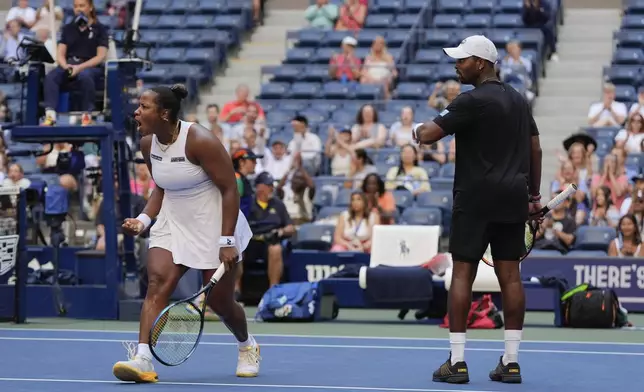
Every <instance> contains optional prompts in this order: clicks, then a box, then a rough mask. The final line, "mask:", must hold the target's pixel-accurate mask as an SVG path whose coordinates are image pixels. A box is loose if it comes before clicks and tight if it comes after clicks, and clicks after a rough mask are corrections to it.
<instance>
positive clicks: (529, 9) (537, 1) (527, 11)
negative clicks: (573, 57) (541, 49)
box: [523, 0, 559, 61]
mask: <svg viewBox="0 0 644 392" xmlns="http://www.w3.org/2000/svg"><path fill="white" fill-rule="evenodd" d="M551 13H552V6H551V5H550V2H549V0H544V1H542V0H524V1H523V24H524V25H525V27H534V28H538V29H541V32H542V33H543V37H544V40H545V44H546V48H547V49H549V50H550V59H551V60H554V61H557V60H558V59H559V57H558V56H557V37H556V36H555V30H554V26H553V25H552V22H551V21H550V16H551Z"/></svg>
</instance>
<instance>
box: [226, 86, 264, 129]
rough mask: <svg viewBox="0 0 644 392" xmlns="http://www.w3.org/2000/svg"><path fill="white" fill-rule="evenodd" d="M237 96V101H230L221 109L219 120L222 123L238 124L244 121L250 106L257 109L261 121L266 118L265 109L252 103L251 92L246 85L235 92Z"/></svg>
mask: <svg viewBox="0 0 644 392" xmlns="http://www.w3.org/2000/svg"><path fill="white" fill-rule="evenodd" d="M235 95H236V96H237V99H235V100H234V101H230V102H228V103H226V104H225V105H224V107H223V108H221V113H219V120H220V121H222V122H228V123H236V122H239V121H241V120H242V118H244V116H245V115H246V110H247V109H248V108H249V107H250V106H254V107H255V108H256V109H257V112H258V117H259V118H260V119H263V118H264V116H265V115H264V109H262V106H261V105H260V104H258V103H257V102H254V101H250V100H249V99H248V96H249V95H250V90H249V89H248V86H246V85H245V84H240V85H239V86H237V89H236V90H235Z"/></svg>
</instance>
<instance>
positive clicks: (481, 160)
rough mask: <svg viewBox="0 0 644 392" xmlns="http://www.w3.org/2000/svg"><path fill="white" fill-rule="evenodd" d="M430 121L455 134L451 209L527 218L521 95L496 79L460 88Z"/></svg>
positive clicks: (529, 125)
mask: <svg viewBox="0 0 644 392" xmlns="http://www.w3.org/2000/svg"><path fill="white" fill-rule="evenodd" d="M434 122H435V123H436V124H437V125H438V126H440V127H441V128H442V129H443V131H444V132H445V133H447V134H450V135H452V134H453V135H455V137H456V172H455V175H454V212H463V213H467V214H472V215H474V216H477V217H480V218H483V219H486V220H488V221H490V222H523V221H526V220H527V218H528V179H529V176H530V151H531V136H533V135H538V134H539V131H538V130H537V125H536V124H535V122H534V118H533V117H532V112H531V110H530V106H529V105H528V103H527V101H526V100H525V98H524V97H523V96H522V95H521V94H519V92H517V91H516V90H515V89H514V88H513V87H512V86H510V85H508V84H505V83H501V82H498V81H490V82H486V83H483V84H482V85H481V86H479V87H477V88H475V89H473V90H471V91H468V92H464V93H462V94H461V95H459V96H458V97H456V99H454V101H452V103H451V104H450V105H449V106H448V107H447V109H445V110H443V111H442V112H441V113H440V114H439V116H438V117H436V118H435V119H434Z"/></svg>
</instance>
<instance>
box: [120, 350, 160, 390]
mask: <svg viewBox="0 0 644 392" xmlns="http://www.w3.org/2000/svg"><path fill="white" fill-rule="evenodd" d="M112 373H114V377H116V378H118V379H119V380H121V381H129V382H136V383H150V382H157V381H159V377H158V376H157V373H156V372H155V371H154V366H153V365H152V361H151V360H149V359H147V358H144V357H142V356H140V355H137V356H135V357H134V358H132V359H130V360H128V361H120V362H117V363H116V364H114V367H113V368H112Z"/></svg>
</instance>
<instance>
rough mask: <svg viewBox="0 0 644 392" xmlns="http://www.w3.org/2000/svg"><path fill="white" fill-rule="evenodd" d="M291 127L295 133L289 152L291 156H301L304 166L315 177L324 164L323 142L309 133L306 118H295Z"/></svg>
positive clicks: (289, 145)
mask: <svg viewBox="0 0 644 392" xmlns="http://www.w3.org/2000/svg"><path fill="white" fill-rule="evenodd" d="M291 126H292V127H293V131H294V132H295V133H294V135H293V140H291V141H290V143H289V144H288V151H289V152H290V153H291V154H298V153H299V154H301V156H302V166H303V167H304V169H305V170H306V171H308V172H309V174H311V175H315V174H316V173H317V172H318V171H319V170H320V164H321V163H322V140H320V137H319V136H318V135H316V134H314V133H313V132H310V131H309V120H308V119H307V118H306V117H304V116H295V117H294V118H293V120H292V121H291Z"/></svg>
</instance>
